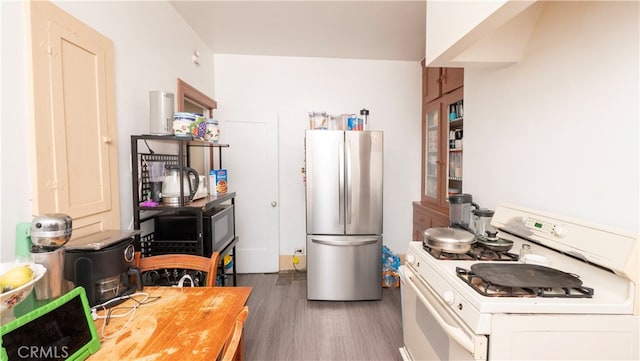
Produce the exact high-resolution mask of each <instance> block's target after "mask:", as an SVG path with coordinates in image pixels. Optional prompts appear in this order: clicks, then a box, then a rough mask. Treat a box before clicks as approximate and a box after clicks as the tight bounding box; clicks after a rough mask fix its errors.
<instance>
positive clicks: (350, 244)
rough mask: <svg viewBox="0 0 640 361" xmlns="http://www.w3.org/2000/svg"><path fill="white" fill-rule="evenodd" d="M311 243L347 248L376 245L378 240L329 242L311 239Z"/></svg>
mask: <svg viewBox="0 0 640 361" xmlns="http://www.w3.org/2000/svg"><path fill="white" fill-rule="evenodd" d="M311 242H313V243H317V244H322V245H325V246H347V247H353V246H364V245H367V244H371V243H376V242H378V239H376V238H372V239H364V240H357V241H346V242H345V241H330V240H327V239H314V238H312V239H311Z"/></svg>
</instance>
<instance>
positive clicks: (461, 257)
mask: <svg viewBox="0 0 640 361" xmlns="http://www.w3.org/2000/svg"><path fill="white" fill-rule="evenodd" d="M422 248H423V249H424V250H425V251H426V252H427V253H429V254H430V255H431V256H433V257H434V258H435V259H439V260H455V261H503V262H515V261H517V260H518V258H519V257H518V255H517V254H514V253H510V252H496V251H492V250H490V249H486V248H484V247H482V246H479V245H473V246H472V247H471V249H470V250H469V251H468V252H467V253H450V252H444V251H442V250H437V249H433V248H431V247H429V246H427V245H425V244H424V243H423V244H422Z"/></svg>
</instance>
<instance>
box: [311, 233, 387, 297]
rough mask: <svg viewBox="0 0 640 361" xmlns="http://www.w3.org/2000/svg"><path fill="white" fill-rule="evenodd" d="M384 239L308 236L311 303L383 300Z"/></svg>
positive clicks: (374, 237)
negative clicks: (318, 301)
mask: <svg viewBox="0 0 640 361" xmlns="http://www.w3.org/2000/svg"><path fill="white" fill-rule="evenodd" d="M381 259H382V236H338V237H336V236H307V299H309V300H324V301H357V300H379V299H381V298H382V261H381Z"/></svg>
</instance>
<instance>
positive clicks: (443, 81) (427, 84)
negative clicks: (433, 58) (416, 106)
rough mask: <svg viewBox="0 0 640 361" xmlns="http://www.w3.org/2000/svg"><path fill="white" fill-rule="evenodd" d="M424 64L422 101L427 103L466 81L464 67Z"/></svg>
mask: <svg viewBox="0 0 640 361" xmlns="http://www.w3.org/2000/svg"><path fill="white" fill-rule="evenodd" d="M421 64H422V102H423V104H427V103H429V102H431V101H433V100H435V99H438V98H439V97H440V96H442V95H444V94H447V93H450V92H452V91H454V90H456V89H458V88H460V87H462V85H463V83H464V68H435V67H425V66H424V65H425V63H424V59H423V60H422V62H421Z"/></svg>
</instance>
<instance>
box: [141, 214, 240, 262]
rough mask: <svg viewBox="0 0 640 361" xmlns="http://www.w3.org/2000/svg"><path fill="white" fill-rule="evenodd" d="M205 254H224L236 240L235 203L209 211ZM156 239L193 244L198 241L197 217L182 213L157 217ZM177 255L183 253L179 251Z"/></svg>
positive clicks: (205, 219)
mask: <svg viewBox="0 0 640 361" xmlns="http://www.w3.org/2000/svg"><path fill="white" fill-rule="evenodd" d="M202 230H203V232H202V239H203V245H202V249H203V255H204V256H205V257H210V256H211V254H212V253H213V252H222V250H223V249H224V248H225V247H226V246H227V245H229V243H231V242H232V241H233V239H234V238H235V230H234V209H233V204H224V205H221V206H218V207H215V208H213V209H211V210H210V211H207V212H205V213H204V215H203V219H202ZM153 234H154V235H153V238H154V240H157V241H193V240H196V239H198V226H197V223H196V216H195V215H193V214H187V213H179V214H170V215H161V216H157V217H155V218H154V231H153ZM176 253H180V252H179V250H178V251H176Z"/></svg>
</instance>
